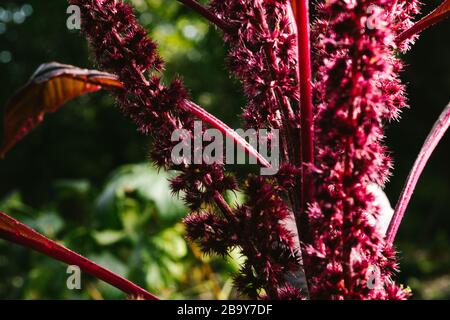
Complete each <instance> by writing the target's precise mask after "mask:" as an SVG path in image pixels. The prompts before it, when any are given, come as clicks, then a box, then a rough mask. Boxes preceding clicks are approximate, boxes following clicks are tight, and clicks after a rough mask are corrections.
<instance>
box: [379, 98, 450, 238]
mask: <svg viewBox="0 0 450 320" xmlns="http://www.w3.org/2000/svg"><path fill="white" fill-rule="evenodd" d="M449 126H450V103H449V104H448V105H447V107H446V108H445V109H444V111H443V112H442V114H441V115H440V117H439V119H438V120H437V121H436V123H435V124H434V126H433V129H431V132H430V134H429V135H428V137H427V139H426V140H425V143H424V145H423V147H422V150H421V151H420V153H419V156H418V157H417V159H416V162H415V163H414V166H413V168H412V170H411V172H410V174H409V176H408V178H407V180H406V184H405V187H404V188H403V191H402V194H401V195H400V200H399V201H398V203H397V206H396V207H395V211H394V215H393V217H392V220H391V222H390V224H389V228H388V230H387V233H386V241H387V243H389V244H392V243H393V242H394V239H395V236H396V234H397V231H398V228H399V227H400V224H401V222H402V219H403V217H404V215H405V211H406V208H407V207H408V204H409V201H410V200H411V197H412V195H413V193H414V189H415V188H416V185H417V182H418V181H419V178H420V176H421V174H422V172H423V170H424V169H425V166H426V164H427V162H428V160H429V159H430V157H431V155H432V154H433V152H434V150H435V148H436V146H437V145H438V144H439V142H440V141H441V139H442V137H443V136H444V134H445V132H446V131H447V130H448V128H449Z"/></svg>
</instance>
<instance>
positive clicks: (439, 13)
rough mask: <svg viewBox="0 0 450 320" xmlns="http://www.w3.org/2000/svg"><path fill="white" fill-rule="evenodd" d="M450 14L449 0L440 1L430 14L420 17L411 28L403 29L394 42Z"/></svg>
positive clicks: (417, 32)
mask: <svg viewBox="0 0 450 320" xmlns="http://www.w3.org/2000/svg"><path fill="white" fill-rule="evenodd" d="M449 16H450V0H445V1H444V2H442V3H441V4H440V5H439V7H437V8H436V9H435V10H433V11H432V12H431V13H430V14H428V15H427V16H425V17H424V18H422V19H421V20H420V21H419V22H417V23H415V24H414V25H413V26H412V27H411V28H409V29H408V30H405V31H404V32H402V33H401V34H399V35H398V36H397V38H396V39H395V42H396V43H397V44H400V43H402V42H403V41H405V40H406V39H408V38H411V37H412V36H414V35H416V34H419V33H420V32H422V31H423V30H425V29H427V28H429V27H431V26H432V25H433V24H436V23H438V22H440V21H442V20H444V19H445V18H448V17H449Z"/></svg>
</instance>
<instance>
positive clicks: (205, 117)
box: [185, 100, 271, 168]
mask: <svg viewBox="0 0 450 320" xmlns="http://www.w3.org/2000/svg"><path fill="white" fill-rule="evenodd" d="M185 105H186V108H187V110H188V111H189V112H190V113H191V114H192V115H194V116H195V117H196V118H198V119H200V120H202V121H205V122H206V123H207V124H209V125H210V126H211V127H213V128H215V129H217V130H219V131H220V132H222V133H223V134H225V135H226V136H227V137H228V138H230V139H233V141H234V142H235V143H236V144H237V145H238V146H240V147H241V148H242V149H243V150H244V151H245V152H246V153H247V154H249V155H250V156H252V157H254V158H256V160H257V161H258V162H259V164H260V165H262V166H263V167H266V168H270V167H271V165H270V163H269V162H268V161H267V160H266V159H265V158H264V157H263V156H262V155H261V154H260V153H259V152H258V151H256V150H255V148H253V147H252V146H251V145H250V144H249V143H248V142H247V141H246V140H245V139H244V138H242V137H241V136H240V135H239V134H237V133H236V131H234V130H233V129H231V128H230V127H228V126H227V125H226V124H225V123H223V122H222V121H221V120H219V119H218V118H216V117H214V116H213V115H212V114H210V113H208V112H207V111H206V110H204V109H203V108H201V107H200V106H198V105H196V104H195V103H194V102H192V101H188V100H186V103H185Z"/></svg>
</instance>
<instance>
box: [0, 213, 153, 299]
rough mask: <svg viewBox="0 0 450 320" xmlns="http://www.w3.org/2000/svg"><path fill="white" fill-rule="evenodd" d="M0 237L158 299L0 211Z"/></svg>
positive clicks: (127, 290)
mask: <svg viewBox="0 0 450 320" xmlns="http://www.w3.org/2000/svg"><path fill="white" fill-rule="evenodd" d="M0 238H2V239H5V240H8V241H10V242H13V243H16V244H18V245H21V246H24V247H26V248H30V249H33V250H35V251H38V252H40V253H43V254H45V255H47V256H49V257H51V258H54V259H56V260H59V261H62V262H64V263H67V264H68V265H76V266H78V267H79V268H80V269H81V270H82V271H84V272H86V273H88V274H90V275H91V276H94V277H96V278H98V279H101V280H103V281H105V282H106V283H109V284H110V285H112V286H114V287H116V288H117V289H120V290H122V291H123V292H125V293H127V294H129V295H132V296H134V297H140V298H144V299H147V300H159V299H158V298H157V297H156V296H154V295H153V294H151V293H149V292H147V291H145V290H144V289H142V288H141V287H139V286H137V285H136V284H134V283H132V282H130V281H128V280H126V279H125V278H123V277H121V276H119V275H117V274H115V273H113V272H111V271H109V270H108V269H105V268H103V267H101V266H99V265H97V264H95V263H94V262H92V261H90V260H88V259H87V258H85V257H83V256H81V255H79V254H78V253H76V252H73V251H71V250H69V249H67V248H65V247H64V246H62V245H60V244H58V243H56V242H55V241H52V240H50V239H48V238H46V237H44V236H43V235H41V234H39V233H37V232H36V231H34V230H32V229H31V228H29V227H28V226H26V225H24V224H22V223H20V222H19V221H17V220H15V219H13V218H11V217H9V216H8V215H6V214H4V213H2V212H0Z"/></svg>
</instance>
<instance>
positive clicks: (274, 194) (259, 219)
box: [184, 176, 302, 299]
mask: <svg viewBox="0 0 450 320" xmlns="http://www.w3.org/2000/svg"><path fill="white" fill-rule="evenodd" d="M272 180H273V179H267V178H262V177H256V176H251V177H250V178H249V179H248V180H247V183H246V187H245V194H246V196H247V201H246V203H245V205H243V206H240V207H239V208H237V210H236V212H235V214H234V215H233V216H232V217H225V218H221V217H218V216H217V215H215V214H212V213H200V214H197V215H191V216H190V217H188V218H186V219H185V221H184V222H185V224H186V228H187V231H188V234H189V236H190V238H191V240H194V241H198V242H199V243H200V244H201V246H202V248H203V250H204V252H207V253H216V254H219V255H225V254H226V253H227V252H228V251H229V250H231V249H233V248H239V249H240V251H241V253H242V254H243V255H244V256H245V257H246V261H245V263H244V265H243V266H242V269H241V272H240V274H239V275H237V276H236V278H235V283H236V285H237V287H238V288H239V289H240V291H241V292H243V293H245V294H246V295H247V296H249V297H251V298H257V297H260V296H261V295H262V292H263V291H262V290H264V292H265V293H266V295H267V296H268V297H270V298H271V299H280V298H283V299H285V298H288V297H289V298H299V297H301V296H302V295H301V292H300V290H299V289H298V288H295V287H293V286H291V284H290V282H291V281H290V279H292V278H294V277H295V274H296V272H297V271H298V269H299V259H300V258H299V252H297V249H296V245H295V240H294V235H293V233H292V232H291V231H290V230H289V229H288V228H287V226H285V225H284V224H281V223H280V221H287V219H288V217H289V216H290V211H289V208H288V207H287V205H286V204H285V202H284V200H283V194H284V192H283V190H282V189H280V187H278V186H277V184H276V183H275V181H272Z"/></svg>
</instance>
